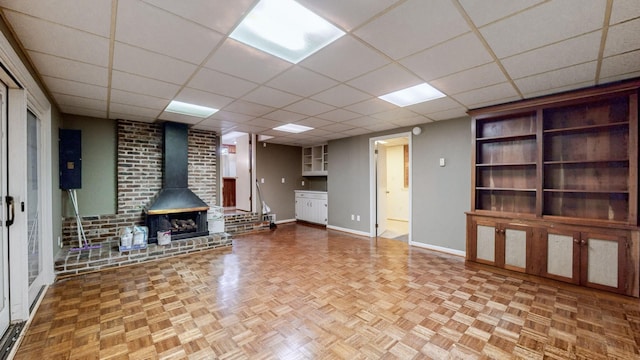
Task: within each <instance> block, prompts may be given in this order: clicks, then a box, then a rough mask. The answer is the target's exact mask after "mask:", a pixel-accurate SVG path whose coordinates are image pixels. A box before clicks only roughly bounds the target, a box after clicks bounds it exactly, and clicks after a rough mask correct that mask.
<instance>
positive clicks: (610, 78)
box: [598, 71, 640, 84]
mask: <svg viewBox="0 0 640 360" xmlns="http://www.w3.org/2000/svg"><path fill="white" fill-rule="evenodd" d="M637 77H640V71H635V72H629V73H625V74H621V75H613V76H608V77H603V76H601V77H600V81H599V82H598V83H599V84H607V83H610V82H614V81H620V80H629V79H633V78H637Z"/></svg>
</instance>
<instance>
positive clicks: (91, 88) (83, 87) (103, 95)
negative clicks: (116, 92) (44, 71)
mask: <svg viewBox="0 0 640 360" xmlns="http://www.w3.org/2000/svg"><path fill="white" fill-rule="evenodd" d="M42 80H43V81H44V83H45V84H46V85H47V88H49V90H50V91H51V92H55V93H59V94H66V95H73V96H82V97H88V98H91V99H98V100H105V101H106V100H107V88H106V87H104V86H97V85H91V84H85V83H80V82H77V81H70V80H65V79H59V78H54V77H49V76H43V77H42Z"/></svg>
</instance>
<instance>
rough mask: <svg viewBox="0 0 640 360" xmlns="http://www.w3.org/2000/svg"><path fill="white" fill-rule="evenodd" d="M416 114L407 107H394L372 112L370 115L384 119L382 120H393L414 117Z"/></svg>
mask: <svg viewBox="0 0 640 360" xmlns="http://www.w3.org/2000/svg"><path fill="white" fill-rule="evenodd" d="M416 115H417V114H416V113H415V112H413V111H411V110H409V109H407V108H395V109H393V110H388V111H383V112H381V113H377V114H373V115H371V117H373V118H376V119H380V120H384V121H389V122H391V121H394V120H397V119H406V118H410V117H414V116H416Z"/></svg>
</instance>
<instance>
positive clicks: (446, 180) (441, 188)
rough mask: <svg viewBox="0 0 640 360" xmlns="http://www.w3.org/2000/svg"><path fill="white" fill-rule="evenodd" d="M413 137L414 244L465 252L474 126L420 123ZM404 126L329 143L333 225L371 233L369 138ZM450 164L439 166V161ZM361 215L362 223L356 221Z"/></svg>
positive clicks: (460, 122) (460, 121)
mask: <svg viewBox="0 0 640 360" xmlns="http://www.w3.org/2000/svg"><path fill="white" fill-rule="evenodd" d="M420 127H421V128H422V134H420V135H419V136H413V135H412V160H413V164H412V175H413V177H412V179H410V181H411V187H412V191H413V198H412V219H411V220H412V221H411V224H412V237H413V238H412V240H413V241H414V242H420V243H424V244H429V245H435V246H440V247H445V248H449V249H454V250H460V251H464V250H465V241H466V232H465V229H466V224H465V215H464V212H465V211H468V210H469V204H470V202H469V198H470V189H471V183H470V176H469V171H470V170H469V169H470V163H471V122H470V119H469V118H467V117H465V118H461V119H456V120H446V121H441V122H434V123H428V124H423V125H420ZM410 130H411V128H400V129H394V130H390V131H385V132H379V133H374V134H367V135H361V136H357V137H351V138H347V139H339V140H334V141H331V142H329V158H330V159H331V164H330V169H331V172H330V174H329V177H328V192H329V225H331V226H336V227H340V228H346V229H351V230H356V231H362V232H366V233H369V229H370V221H369V214H370V210H369V209H370V201H369V200H370V190H369V139H370V138H373V137H378V136H383V135H387V134H395V133H401V132H407V131H410ZM441 157H444V158H445V159H446V166H445V167H440V166H439V158H441ZM351 214H355V215H360V220H361V221H360V222H358V221H353V220H351Z"/></svg>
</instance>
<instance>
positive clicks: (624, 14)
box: [609, 0, 640, 24]
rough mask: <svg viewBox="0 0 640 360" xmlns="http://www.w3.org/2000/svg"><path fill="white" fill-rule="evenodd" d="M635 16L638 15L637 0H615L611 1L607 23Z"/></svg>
mask: <svg viewBox="0 0 640 360" xmlns="http://www.w3.org/2000/svg"><path fill="white" fill-rule="evenodd" d="M637 17H640V6H638V0H616V1H614V2H613V8H612V9H611V19H610V21H609V23H610V24H617V23H620V22H623V21H626V20H631V19H633V18H637Z"/></svg>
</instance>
